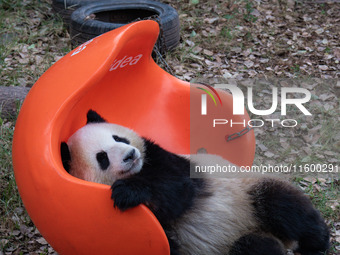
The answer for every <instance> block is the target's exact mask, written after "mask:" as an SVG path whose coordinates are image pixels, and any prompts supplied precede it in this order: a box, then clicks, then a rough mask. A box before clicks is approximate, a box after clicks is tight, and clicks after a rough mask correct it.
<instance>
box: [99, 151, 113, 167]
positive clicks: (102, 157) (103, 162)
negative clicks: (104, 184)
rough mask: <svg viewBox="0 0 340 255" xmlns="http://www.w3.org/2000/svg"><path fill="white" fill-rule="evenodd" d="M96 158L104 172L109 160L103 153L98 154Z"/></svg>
mask: <svg viewBox="0 0 340 255" xmlns="http://www.w3.org/2000/svg"><path fill="white" fill-rule="evenodd" d="M96 158H97V161H98V163H99V166H100V168H101V169H102V170H106V169H107V168H108V167H109V165H110V160H109V157H108V156H107V153H106V152H105V151H101V152H98V153H97V155H96Z"/></svg>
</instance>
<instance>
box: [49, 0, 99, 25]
mask: <svg viewBox="0 0 340 255" xmlns="http://www.w3.org/2000/svg"><path fill="white" fill-rule="evenodd" d="M93 1H94V0H53V1H52V9H53V11H54V12H55V13H57V14H59V15H60V16H61V17H62V18H63V21H64V24H65V25H66V26H67V27H69V25H70V22H71V14H72V12H74V11H75V10H76V9H78V8H79V7H81V6H83V5H85V4H89V3H93Z"/></svg>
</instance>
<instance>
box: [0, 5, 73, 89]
mask: <svg viewBox="0 0 340 255" xmlns="http://www.w3.org/2000/svg"><path fill="white" fill-rule="evenodd" d="M66 33H67V32H66V30H65V29H64V28H63V23H62V21H61V19H60V18H58V17H56V15H55V14H53V12H52V10H51V6H50V2H49V1H46V0H41V1H39V0H25V1H24V0H22V1H14V0H3V1H0V69H1V72H0V73H1V76H2V84H1V85H2V86H12V85H14V86H32V85H33V84H34V82H35V81H36V80H37V79H38V78H39V77H40V76H41V75H42V74H43V73H44V72H45V71H46V70H47V69H48V68H49V67H50V66H51V64H53V63H54V62H55V61H56V60H57V58H58V57H61V56H63V55H64V54H65V53H66V52H68V51H70V49H71V48H70V44H69V43H67V40H61V39H60V38H65V37H66Z"/></svg>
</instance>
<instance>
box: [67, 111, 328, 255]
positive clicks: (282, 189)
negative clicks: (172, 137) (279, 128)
mask: <svg viewBox="0 0 340 255" xmlns="http://www.w3.org/2000/svg"><path fill="white" fill-rule="evenodd" d="M87 123H88V125H95V124H96V123H106V121H105V120H104V119H103V118H102V117H101V116H100V115H98V114H97V113H96V112H94V111H92V110H90V111H89V112H88V115H87ZM112 135H117V134H112ZM121 138H122V139H125V141H120V142H125V143H127V144H130V140H129V137H121ZM140 139H142V143H143V149H144V151H141V157H143V159H144V161H143V165H142V167H141V169H140V171H139V172H136V173H134V174H132V175H130V176H125V177H124V178H117V179H115V180H112V182H113V184H112V187H111V189H112V195H111V198H112V199H113V201H114V206H115V207H116V208H119V209H120V210H121V211H125V210H128V209H129V208H132V207H135V206H137V205H139V204H145V205H146V206H147V207H148V208H149V209H150V210H151V211H152V212H153V213H154V214H155V216H156V217H157V219H158V220H159V222H160V224H161V225H162V227H163V228H164V230H165V233H166V234H167V237H168V239H169V244H170V250H171V254H172V255H175V254H192V255H199V254H209V255H210V254H211V255H214V254H216V255H217V254H225V255H227V254H229V255H248V254H249V255H284V254H286V251H285V249H286V248H287V247H288V248H292V249H295V251H296V252H299V253H300V254H301V255H317V254H320V255H321V254H325V253H326V252H327V249H328V245H329V231H328V228H327V226H326V224H325V222H324V220H323V219H322V217H321V216H320V213H319V212H318V211H317V210H316V209H314V207H313V206H312V204H311V202H310V200H309V199H308V198H307V197H306V196H305V195H304V194H303V193H302V192H301V191H299V190H298V189H297V188H295V187H293V186H291V185H289V184H288V183H286V182H285V181H282V180H279V179H276V178H272V177H262V176H261V177H254V178H244V179H241V178H235V179H224V180H221V179H218V180H217V179H212V178H190V164H201V163H202V162H200V159H199V157H196V161H195V160H192V159H190V160H189V159H188V158H186V157H182V156H179V155H176V154H173V153H170V152H168V151H166V150H164V149H163V148H161V147H160V146H158V145H157V144H155V143H154V142H152V141H150V140H148V139H145V138H142V137H141V138H140ZM124 146H125V145H124ZM126 146H127V145H126ZM129 146H130V145H129ZM137 147H138V146H137ZM72 149H73V148H72V146H68V144H66V143H62V145H61V155H62V160H63V165H64V167H65V169H66V170H67V171H70V170H72V167H75V166H72V160H73V159H72ZM73 155H74V154H73ZM108 157H109V156H108ZM202 157H203V155H202ZM194 159H195V158H194ZM97 160H98V159H97ZM105 160H107V162H106V164H110V159H109V158H107V159H105ZM134 160H136V159H134ZM203 161H204V160H203ZM98 164H99V165H100V162H99V163H98ZM101 170H102V171H103V172H105V171H107V170H105V169H101ZM80 177H81V176H80ZM84 179H87V178H84ZM89 180H91V179H89ZM224 190H225V195H224V194H223V192H224ZM214 231H215V232H214Z"/></svg>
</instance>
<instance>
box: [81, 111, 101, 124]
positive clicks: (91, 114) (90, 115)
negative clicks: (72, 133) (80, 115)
mask: <svg viewBox="0 0 340 255" xmlns="http://www.w3.org/2000/svg"><path fill="white" fill-rule="evenodd" d="M101 122H106V120H105V119H104V118H103V117H102V116H100V115H99V114H98V113H97V112H95V111H93V110H89V111H88V112H87V122H86V124H88V123H101Z"/></svg>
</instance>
